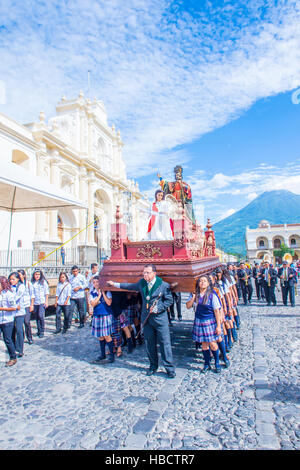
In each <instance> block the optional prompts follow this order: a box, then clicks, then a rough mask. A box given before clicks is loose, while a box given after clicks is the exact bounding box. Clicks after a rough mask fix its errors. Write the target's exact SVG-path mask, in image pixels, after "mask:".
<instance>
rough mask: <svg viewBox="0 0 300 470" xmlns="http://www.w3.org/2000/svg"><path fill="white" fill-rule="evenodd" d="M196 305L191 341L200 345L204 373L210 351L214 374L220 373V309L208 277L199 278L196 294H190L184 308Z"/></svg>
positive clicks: (208, 363)
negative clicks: (218, 342)
mask: <svg viewBox="0 0 300 470" xmlns="http://www.w3.org/2000/svg"><path fill="white" fill-rule="evenodd" d="M194 302H195V303H196V312H195V320H194V326H193V340H194V341H196V342H198V343H202V351H203V356H204V368H203V369H202V372H203V373H205V372H207V371H208V370H210V369H211V367H210V350H211V351H212V354H213V356H214V359H215V367H216V368H215V372H216V373H217V374H218V373H220V372H221V367H220V362H219V349H218V344H217V341H218V339H219V338H220V335H221V319H220V307H221V303H220V301H219V299H218V297H217V295H216V293H215V292H214V290H213V288H212V286H211V283H210V279H209V276H207V275H203V276H200V277H199V279H198V280H197V283H196V292H195V293H193V294H191V296H190V298H189V299H188V301H187V303H186V306H187V308H191V307H193V305H194Z"/></svg>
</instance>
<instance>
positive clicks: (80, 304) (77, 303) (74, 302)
mask: <svg viewBox="0 0 300 470" xmlns="http://www.w3.org/2000/svg"><path fill="white" fill-rule="evenodd" d="M75 307H77V310H78V313H79V319H80V325H83V324H84V319H85V309H84V297H81V298H79V299H71V312H72V316H73V313H74V310H75Z"/></svg>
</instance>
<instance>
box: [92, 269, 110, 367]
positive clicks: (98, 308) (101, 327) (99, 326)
mask: <svg viewBox="0 0 300 470" xmlns="http://www.w3.org/2000/svg"><path fill="white" fill-rule="evenodd" d="M93 286H94V288H93V290H92V291H91V292H90V303H91V306H92V307H93V320H92V336H94V337H95V338H98V339H99V342H100V351H101V356H100V357H98V359H96V360H95V361H93V363H97V362H100V361H102V360H104V359H106V355H105V346H106V344H107V346H108V349H109V358H108V362H114V360H115V357H114V345H113V341H112V337H111V334H112V322H113V311H112V308H111V304H112V295H111V292H109V291H107V292H104V291H102V290H101V289H100V286H99V276H95V277H94V278H93Z"/></svg>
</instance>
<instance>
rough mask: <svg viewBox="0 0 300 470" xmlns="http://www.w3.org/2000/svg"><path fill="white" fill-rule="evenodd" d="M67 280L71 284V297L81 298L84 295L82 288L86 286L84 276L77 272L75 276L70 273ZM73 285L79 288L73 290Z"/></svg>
mask: <svg viewBox="0 0 300 470" xmlns="http://www.w3.org/2000/svg"><path fill="white" fill-rule="evenodd" d="M69 280H70V283H71V286H72V292H71V299H82V298H83V297H84V289H86V287H88V285H87V281H86V279H85V277H84V276H83V275H82V274H80V273H78V274H77V276H73V274H72V275H71V276H70V277H69ZM75 287H80V289H79V290H78V291H77V292H75V291H74V289H75Z"/></svg>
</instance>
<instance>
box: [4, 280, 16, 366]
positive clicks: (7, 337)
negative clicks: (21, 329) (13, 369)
mask: <svg viewBox="0 0 300 470" xmlns="http://www.w3.org/2000/svg"><path fill="white" fill-rule="evenodd" d="M17 308H18V307H17V304H16V301H15V296H14V294H13V292H12V289H11V285H10V283H9V281H8V279H6V277H4V276H0V330H1V331H2V333H3V340H4V343H5V346H6V348H7V351H8V354H9V361H8V362H6V364H5V366H6V367H10V366H13V365H14V364H16V362H17V354H16V350H15V346H14V342H13V340H12V332H13V328H14V318H15V315H16V313H17Z"/></svg>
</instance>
